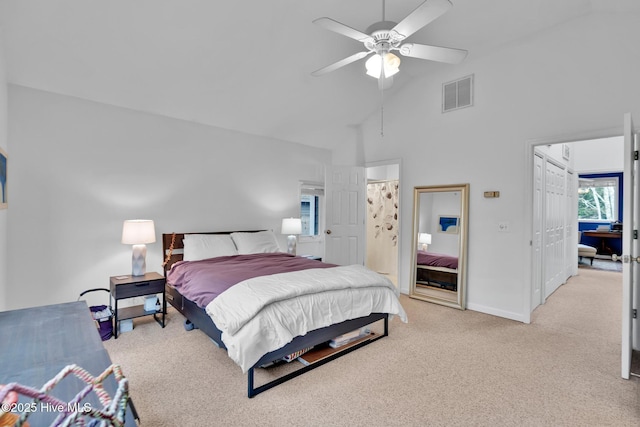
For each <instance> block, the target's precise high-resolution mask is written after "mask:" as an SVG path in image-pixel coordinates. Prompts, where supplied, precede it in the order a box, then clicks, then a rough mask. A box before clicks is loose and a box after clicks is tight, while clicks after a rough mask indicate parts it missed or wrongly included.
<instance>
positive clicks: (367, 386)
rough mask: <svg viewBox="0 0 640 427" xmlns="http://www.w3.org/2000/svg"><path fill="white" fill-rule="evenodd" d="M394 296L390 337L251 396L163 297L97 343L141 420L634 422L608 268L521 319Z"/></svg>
mask: <svg viewBox="0 0 640 427" xmlns="http://www.w3.org/2000/svg"><path fill="white" fill-rule="evenodd" d="M401 298H402V299H401V300H402V304H403V305H404V307H405V309H406V311H407V313H408V315H409V323H408V324H404V323H401V322H400V321H399V320H398V319H394V320H393V321H392V322H391V327H390V336H389V337H386V338H384V339H381V340H379V341H377V342H375V343H373V344H371V345H369V346H366V347H364V348H362V349H359V350H357V351H355V352H353V353H351V354H349V355H346V356H344V357H342V358H340V359H338V360H335V361H332V362H330V363H329V364H327V365H325V366H322V367H319V368H318V369H315V370H313V371H311V372H308V373H306V374H304V375H302V376H301V377H298V378H296V379H294V380H292V381H289V382H287V383H285V384H282V385H279V386H277V387H276V388H274V389H272V390H269V391H267V392H265V393H262V394H260V395H258V396H257V397H255V398H253V399H248V398H247V397H246V375H243V374H242V372H241V370H240V368H239V367H238V366H236V365H235V364H234V363H233V362H232V361H231V359H229V358H228V356H227V355H226V353H225V352H224V351H223V350H220V349H217V348H216V347H215V345H214V344H213V343H212V342H211V341H210V340H209V339H208V338H207V337H206V336H205V335H204V334H203V333H201V332H200V331H192V332H186V331H185V330H184V328H183V325H182V321H183V319H182V317H181V316H180V314H179V313H177V312H176V311H174V310H170V311H169V323H168V326H167V327H166V328H165V329H164V330H163V329H161V328H160V327H159V326H158V325H157V324H156V323H155V322H153V320H145V319H136V322H135V328H134V330H133V331H131V332H127V333H124V334H122V335H121V336H120V337H119V338H118V339H117V340H114V339H111V340H109V341H106V342H105V346H106V347H107V349H108V351H109V353H110V355H111V358H112V360H113V361H114V363H119V364H121V365H122V367H123V371H124V374H125V375H126V376H127V377H128V378H129V379H130V384H131V395H132V398H133V400H134V402H135V405H136V407H137V409H138V412H139V414H140V417H141V421H142V423H141V425H143V426H175V425H181V426H182V425H193V426H236V425H242V426H248V425H261V426H276V425H277V426H285V425H287V426H288V425H291V426H303V425H304V426H327V425H329V426H425V425H429V426H451V425H454V426H455V425H458V426H462V425H465V426H468V425H474V426H638V425H640V379H638V378H632V379H631V380H623V379H621V378H620V335H621V332H620V310H621V309H620V307H621V275H620V273H615V272H609V271H602V270H596V269H583V268H580V269H579V274H578V276H576V277H573V278H571V279H570V280H569V282H568V283H567V284H565V285H563V286H561V287H560V288H559V289H558V290H557V291H556V292H555V293H554V294H553V295H552V296H551V297H550V298H549V300H548V301H547V303H546V304H544V305H543V306H541V307H539V308H538V309H537V310H536V311H535V312H534V314H533V322H532V324H529V325H526V324H522V323H519V322H515V321H510V320H506V319H502V318H498V317H494V316H490V315H486V314H481V313H478V312H473V311H470V310H467V311H458V310H455V309H451V308H446V307H442V306H438V305H434V304H430V303H426V302H422V301H418V300H413V299H410V298H408V297H406V296H402V297H401ZM294 363H297V362H294ZM264 375H265V374H264V373H263V377H264ZM266 375H269V374H268V373H267V374H266ZM258 381H259V379H258Z"/></svg>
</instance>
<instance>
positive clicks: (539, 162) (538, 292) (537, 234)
mask: <svg viewBox="0 0 640 427" xmlns="http://www.w3.org/2000/svg"><path fill="white" fill-rule="evenodd" d="M544 164H545V161H544V159H543V158H542V156H541V155H540V154H538V153H534V157H533V242H532V244H533V267H532V272H533V277H532V286H531V311H533V310H534V309H535V308H536V307H537V306H539V305H540V304H542V303H543V302H544V301H543V299H542V295H543V292H542V289H543V286H542V280H543V277H544V275H543V274H542V267H543V262H542V255H543V253H544V251H543V250H542V245H543V240H544V239H543V237H544V235H543V230H544V225H543V224H544V199H543V195H544Z"/></svg>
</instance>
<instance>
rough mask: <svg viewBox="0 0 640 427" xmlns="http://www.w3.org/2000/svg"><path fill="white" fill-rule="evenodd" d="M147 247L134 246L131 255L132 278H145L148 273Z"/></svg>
mask: <svg viewBox="0 0 640 427" xmlns="http://www.w3.org/2000/svg"><path fill="white" fill-rule="evenodd" d="M146 258H147V245H144V244H141V245H133V252H132V255H131V264H132V267H133V268H132V271H131V275H132V276H144V275H145V273H146V272H147V261H146Z"/></svg>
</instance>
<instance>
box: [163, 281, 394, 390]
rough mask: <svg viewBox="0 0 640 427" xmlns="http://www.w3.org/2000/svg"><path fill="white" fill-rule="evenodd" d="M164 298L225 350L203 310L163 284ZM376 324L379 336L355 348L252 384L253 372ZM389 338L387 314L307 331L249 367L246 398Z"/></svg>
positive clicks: (219, 335)
mask: <svg viewBox="0 0 640 427" xmlns="http://www.w3.org/2000/svg"><path fill="white" fill-rule="evenodd" d="M165 297H166V298H167V301H168V302H169V304H171V305H172V306H173V307H174V308H175V309H176V310H178V311H179V312H180V314H182V315H183V316H184V317H185V318H186V319H187V320H188V321H190V322H191V323H193V325H194V326H195V327H196V328H197V329H201V330H202V331H203V332H204V333H205V334H206V335H207V336H209V338H211V339H212V340H213V341H214V342H215V343H216V345H217V346H219V347H220V348H222V349H226V347H225V345H224V343H223V342H222V338H221V335H222V332H220V330H219V329H218V328H217V327H216V325H215V323H214V322H213V320H212V319H211V317H209V315H208V314H207V313H206V312H205V310H204V309H202V308H200V307H198V306H197V304H196V303H194V302H193V301H191V300H189V299H187V298H185V297H184V296H182V295H181V294H180V293H179V292H178V290H177V289H176V288H174V287H173V286H171V285H169V284H167V285H166V292H165ZM380 320H384V332H383V334H381V335H375V336H372V337H371V338H370V339H367V340H364V341H362V342H360V343H358V344H356V345H353V346H351V347H348V348H345V349H344V350H341V351H337V352H336V353H334V354H332V355H330V356H328V357H326V358H324V359H322V360H319V361H317V362H315V363H313V364H309V365H307V366H302V367H301V368H299V369H297V370H295V371H293V372H290V373H288V374H285V375H283V376H281V377H279V378H276V379H274V380H272V381H269V382H267V383H265V384H263V385H260V386H258V387H256V386H255V384H254V369H255V368H258V367H261V366H264V365H266V364H268V363H271V362H274V361H278V360H281V359H282V358H283V357H285V356H287V355H289V354H293V353H296V352H297V351H300V350H302V349H305V348H309V347H314V346H317V345H320V344H323V343H326V342H328V341H330V340H331V339H333V338H335V337H337V336H339V335H342V334H345V333H347V332H350V331H354V330H356V329H359V328H362V327H364V326H367V325H370V324H372V323H374V322H378V321H380ZM387 335H389V315H388V314H387V313H372V314H370V315H369V316H365V317H359V318H356V319H350V320H346V321H344V322H341V323H337V324H335V325H330V326H327V327H324V328H320V329H316V330H313V331H310V332H309V333H307V334H306V335H304V336H298V337H296V338H294V339H293V340H292V341H291V342H290V343H288V344H287V345H285V346H284V347H282V348H279V349H277V350H274V351H272V352H270V353H267V354H265V355H264V356H262V357H261V358H260V360H258V361H257V362H256V363H255V364H254V365H253V367H251V368H249V370H248V371H247V396H248V397H249V398H252V397H254V396H256V395H258V394H260V393H262V392H263V391H267V390H269V389H271V388H273V387H275V386H277V385H279V384H282V383H284V382H286V381H289V380H291V379H293V378H296V377H297V376H300V375H302V374H304V373H305V372H308V371H310V370H312V369H315V368H317V367H319V366H322V365H324V364H325V363H327V362H330V361H332V360H335V359H337V358H338V357H340V356H343V355H345V354H348V353H350V352H352V351H353V350H356V349H358V348H361V347H364V346H365V345H368V344H371V343H372V342H374V341H377V340H379V339H380V338H382V337H386V336H387Z"/></svg>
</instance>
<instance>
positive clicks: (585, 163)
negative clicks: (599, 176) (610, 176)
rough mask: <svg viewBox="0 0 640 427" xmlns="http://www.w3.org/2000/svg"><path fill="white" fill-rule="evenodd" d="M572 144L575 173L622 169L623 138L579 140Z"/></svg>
mask: <svg viewBox="0 0 640 427" xmlns="http://www.w3.org/2000/svg"><path fill="white" fill-rule="evenodd" d="M620 130H621V131H622V129H620ZM573 146H574V147H575V149H574V153H575V157H574V169H575V170H576V172H577V173H604V172H622V170H623V169H624V138H623V137H621V136H617V137H612V138H601V139H592V140H589V141H580V142H577V143H575V144H573Z"/></svg>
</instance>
